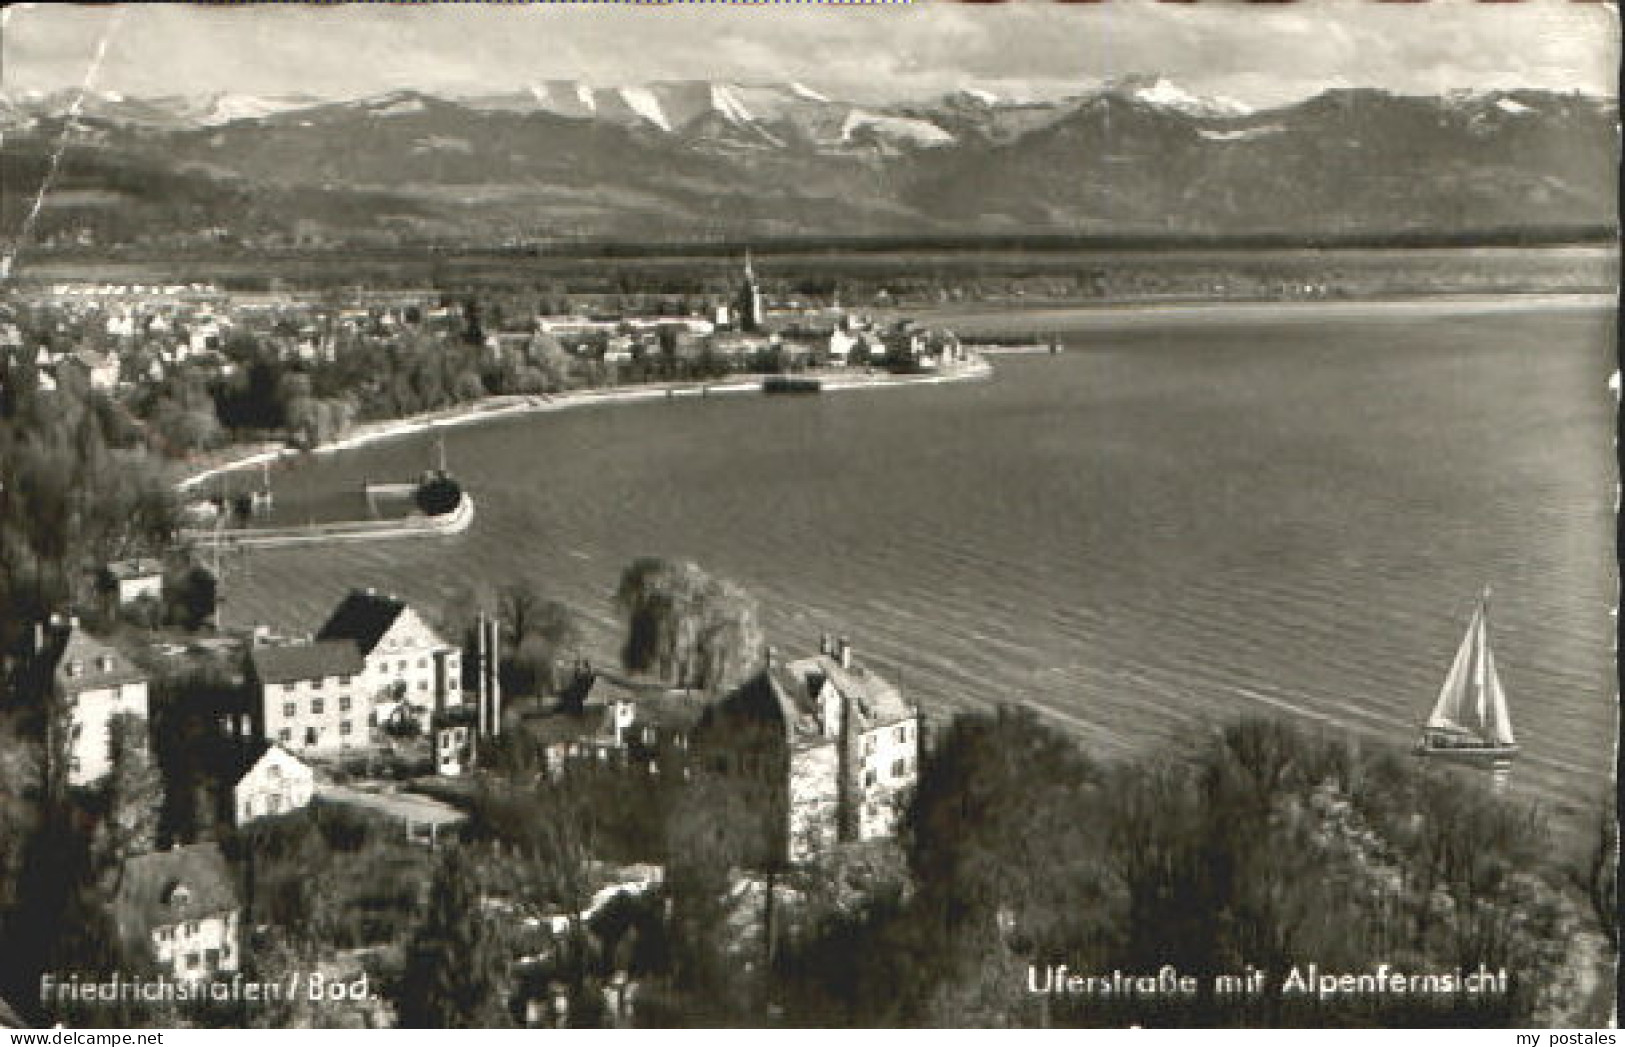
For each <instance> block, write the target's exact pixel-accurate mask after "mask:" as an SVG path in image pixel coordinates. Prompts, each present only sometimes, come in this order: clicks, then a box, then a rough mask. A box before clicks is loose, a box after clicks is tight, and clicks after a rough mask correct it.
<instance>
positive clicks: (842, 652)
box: [835, 636, 852, 669]
mask: <svg viewBox="0 0 1625 1047" xmlns="http://www.w3.org/2000/svg"><path fill="white" fill-rule="evenodd" d="M835 660H836V661H838V662H840V663H841V668H842V669H850V668H852V644H851V642H850V641H848V640H847V638H846V637H844V636H843V637H841V638H840V639H839V640H838V641H836V644H835Z"/></svg>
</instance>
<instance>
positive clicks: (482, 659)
mask: <svg viewBox="0 0 1625 1047" xmlns="http://www.w3.org/2000/svg"><path fill="white" fill-rule="evenodd" d="M486 636H487V633H486V630H485V614H484V612H481V613H480V614H479V616H478V617H476V618H475V619H474V645H475V664H476V665H477V666H478V670H477V671H478V672H479V676H478V677H476V681H477V686H476V688H475V691H474V716H475V727H474V733H475V734H476V735H479V736H483V735H484V734H485V691H486V682H487V681H488V680H489V679H490V676H489V674H488V673H487V672H486V669H485V666H486V663H487V662H488V661H489V660H490V657H491V656H490V653H489V652H488V651H487V650H486V647H485V640H486Z"/></svg>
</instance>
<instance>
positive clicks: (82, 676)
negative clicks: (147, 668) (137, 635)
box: [56, 625, 147, 694]
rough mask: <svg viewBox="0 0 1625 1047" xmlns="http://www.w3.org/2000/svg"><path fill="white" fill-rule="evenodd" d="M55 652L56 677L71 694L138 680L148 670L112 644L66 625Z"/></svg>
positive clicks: (142, 678) (141, 679)
mask: <svg viewBox="0 0 1625 1047" xmlns="http://www.w3.org/2000/svg"><path fill="white" fill-rule="evenodd" d="M60 643H61V646H60V647H59V648H58V650H57V654H56V678H57V681H58V682H59V683H60V684H61V685H62V687H63V689H64V690H66V691H67V692H69V693H70V694H76V693H79V692H82V691H97V690H101V689H103V688H106V687H116V686H119V685H120V684H127V683H141V682H143V681H145V680H146V679H147V674H146V673H145V672H143V671H142V670H141V669H140V668H139V667H137V666H136V664H135V663H134V662H132V661H130V659H129V658H128V657H127V656H126V655H125V654H124V652H122V651H120V650H119V649H118V648H116V647H114V646H112V645H111V644H108V643H104V642H103V641H101V640H98V639H96V638H95V637H94V636H91V635H90V634H89V633H87V632H85V630H84V629H83V628H82V627H80V626H78V625H69V626H68V627H67V628H66V636H65V638H64V639H62V640H61V641H60Z"/></svg>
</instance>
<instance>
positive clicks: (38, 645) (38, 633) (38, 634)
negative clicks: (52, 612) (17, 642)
mask: <svg viewBox="0 0 1625 1047" xmlns="http://www.w3.org/2000/svg"><path fill="white" fill-rule="evenodd" d="M34 653H35V654H44V653H45V623H44V622H35V623H34Z"/></svg>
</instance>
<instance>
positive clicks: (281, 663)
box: [248, 640, 364, 683]
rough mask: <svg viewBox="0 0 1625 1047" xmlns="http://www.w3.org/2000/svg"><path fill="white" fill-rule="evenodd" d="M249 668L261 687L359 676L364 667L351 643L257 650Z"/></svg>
mask: <svg viewBox="0 0 1625 1047" xmlns="http://www.w3.org/2000/svg"><path fill="white" fill-rule="evenodd" d="M248 661H249V667H250V670H251V671H252V672H253V674H254V676H255V678H256V679H258V680H259V681H260V682H261V683H292V682H293V681H295V680H317V679H325V678H327V677H331V676H356V675H359V674H360V673H361V671H362V669H363V667H364V663H363V662H362V660H361V652H360V651H359V650H357V649H356V645H355V644H354V643H353V642H351V641H349V640H315V641H312V642H310V643H294V644H283V645H277V646H268V647H255V648H254V649H253V650H252V651H251V652H250V653H249V656H248Z"/></svg>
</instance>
